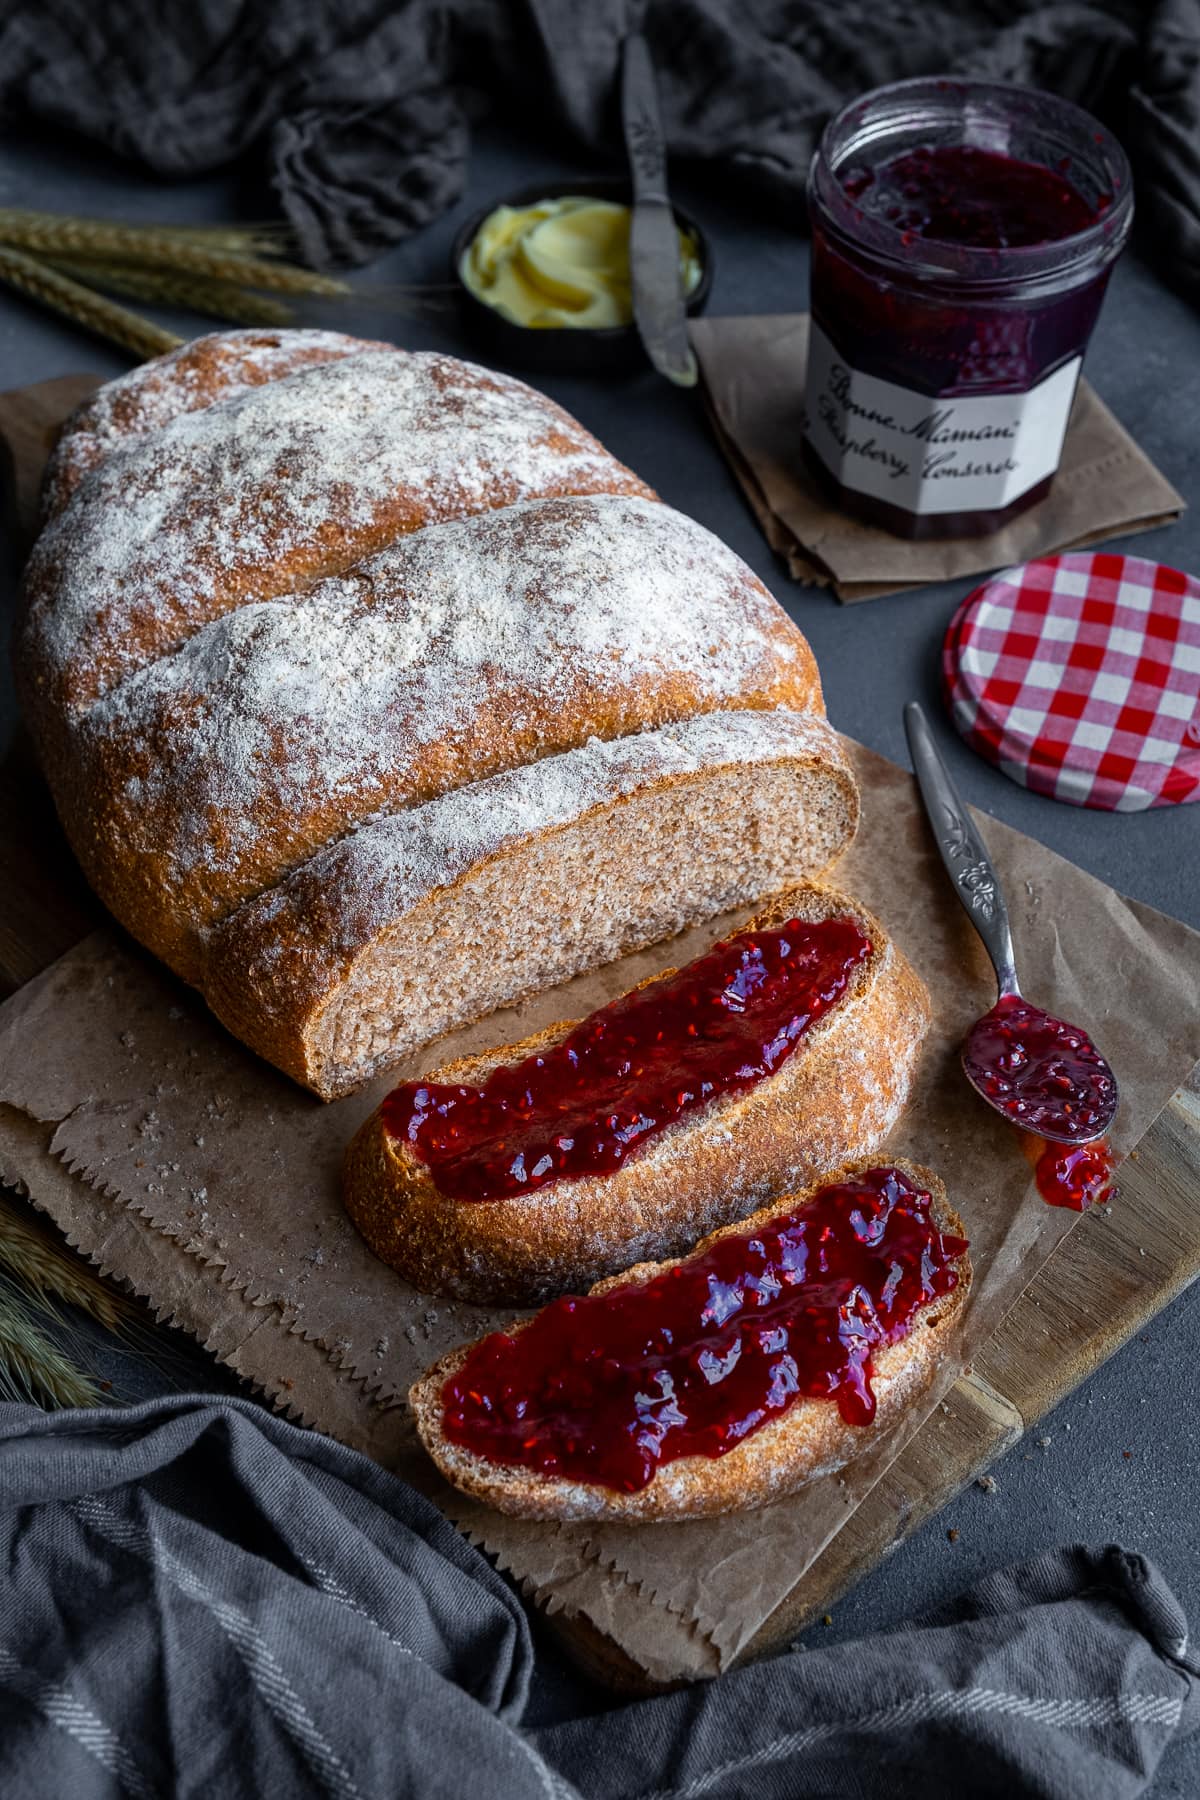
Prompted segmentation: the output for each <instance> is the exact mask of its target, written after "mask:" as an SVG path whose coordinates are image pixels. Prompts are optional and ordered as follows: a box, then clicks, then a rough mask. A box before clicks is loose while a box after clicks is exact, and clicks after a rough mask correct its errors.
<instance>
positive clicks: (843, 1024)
mask: <svg viewBox="0 0 1200 1800" xmlns="http://www.w3.org/2000/svg"><path fill="white" fill-rule="evenodd" d="M844 917H849V918H851V919H853V920H854V922H855V924H856V925H858V927H859V928H860V930H861V931H862V932H863V934H864V936H865V937H866V939H867V941H868V942H869V943H870V946H871V951H870V955H869V957H868V958H867V960H866V961H864V962H863V963H861V964H860V965H859V967H858V968H857V969H856V971H855V972H854V975H853V976H852V978H851V980H850V983H849V985H848V986H847V988H846V990H845V992H844V993H843V995H842V997H841V998H840V1000H838V1001H837V1002H836V1004H835V1005H834V1006H832V1007H831V1008H830V1010H829V1011H828V1012H826V1013H825V1014H824V1016H823V1017H821V1018H819V1019H818V1020H817V1021H816V1022H815V1023H814V1024H813V1025H812V1026H811V1027H810V1028H809V1029H808V1030H807V1031H806V1032H805V1034H804V1035H803V1037H802V1038H801V1039H800V1041H799V1043H798V1045H797V1047H796V1049H795V1050H794V1051H793V1052H792V1054H791V1055H790V1056H789V1057H788V1059H787V1060H786V1061H785V1062H784V1063H782V1065H781V1066H780V1067H779V1068H778V1069H777V1070H776V1071H775V1073H774V1074H772V1075H769V1076H767V1077H766V1078H765V1079H763V1080H760V1081H759V1082H757V1083H756V1084H755V1085H754V1086H752V1087H749V1088H747V1089H744V1090H742V1091H741V1092H736V1091H735V1092H731V1093H726V1094H723V1095H720V1096H718V1097H717V1098H715V1099H713V1100H710V1101H709V1102H708V1103H707V1105H705V1106H704V1107H702V1108H701V1109H700V1110H698V1111H693V1112H690V1113H688V1114H686V1115H685V1116H684V1117H682V1118H680V1119H678V1120H676V1121H675V1122H674V1123H672V1124H670V1125H668V1126H666V1127H665V1128H664V1129H663V1130H661V1131H660V1132H659V1133H657V1135H655V1136H654V1137H652V1138H651V1139H649V1140H648V1141H647V1142H646V1143H645V1144H644V1145H643V1146H641V1147H640V1148H639V1149H638V1150H637V1151H636V1153H635V1154H633V1155H632V1156H631V1157H630V1158H629V1160H628V1161H627V1162H625V1163H623V1164H622V1166H621V1167H620V1168H617V1169H614V1170H612V1171H610V1172H605V1173H599V1174H594V1175H588V1176H585V1177H582V1178H573V1179H570V1180H561V1181H552V1182H550V1183H549V1184H548V1185H547V1186H545V1187H540V1188H538V1189H536V1190H535V1191H533V1192H526V1193H519V1194H516V1195H513V1196H512V1197H501V1198H496V1199H489V1200H459V1199H455V1198H452V1197H450V1196H448V1195H447V1194H445V1193H443V1192H442V1191H441V1190H440V1189H439V1188H438V1186H437V1183H436V1180H435V1179H434V1176H433V1175H432V1173H431V1171H430V1169H429V1168H428V1166H427V1165H426V1164H425V1163H423V1162H422V1161H421V1160H420V1159H419V1156H418V1155H417V1153H416V1152H415V1151H414V1150H413V1148H412V1147H411V1146H410V1145H408V1144H407V1143H405V1142H403V1141H401V1140H398V1139H397V1138H396V1137H393V1136H392V1135H391V1133H390V1132H389V1131H388V1128H387V1123H386V1117H385V1108H384V1107H383V1106H381V1107H379V1108H377V1109H376V1111H375V1112H374V1113H373V1114H372V1115H371V1117H370V1118H369V1119H367V1120H366V1121H365V1122H364V1124H363V1125H362V1126H361V1127H360V1129H359V1131H358V1133H357V1134H356V1136H355V1137H354V1139H353V1140H352V1142H351V1144H350V1147H349V1150H348V1152H347V1156H346V1168H345V1180H344V1188H343V1193H344V1198H345V1203H346V1208H347V1210H348V1212H349V1213H350V1216H351V1218H352V1219H353V1220H354V1222H355V1224H356V1225H357V1226H358V1229H359V1230H360V1231H361V1232H362V1234H363V1236H364V1237H365V1238H366V1240H367V1242H368V1244H370V1246H371V1248H372V1249H373V1250H374V1251H375V1253H376V1255H378V1256H380V1257H382V1259H383V1260H384V1262H386V1263H390V1264H391V1266H392V1267H393V1268H395V1269H396V1270H398V1271H399V1273H400V1274H401V1275H403V1276H405V1277H406V1278H407V1280H409V1281H411V1282H412V1283H413V1285H414V1286H415V1287H417V1288H419V1289H421V1290H422V1291H423V1292H433V1293H437V1294H448V1295H453V1296H455V1297H457V1298H459V1299H462V1300H474V1301H502V1302H508V1303H511V1304H513V1305H517V1306H524V1305H533V1304H536V1303H538V1302H540V1301H542V1300H544V1299H546V1298H548V1297H549V1296H550V1295H552V1294H560V1293H563V1292H580V1291H582V1290H583V1289H585V1288H587V1287H589V1286H591V1284H592V1283H593V1282H595V1281H597V1280H599V1279H600V1277H601V1276H603V1275H608V1274H611V1273H613V1272H614V1271H616V1270H618V1269H623V1268H627V1267H628V1266H629V1264H631V1263H635V1262H643V1261H647V1260H658V1259H660V1258H663V1257H668V1256H679V1255H681V1254H682V1253H683V1252H684V1251H686V1250H687V1249H689V1248H690V1247H691V1245H692V1244H694V1243H695V1242H696V1239H697V1238H698V1237H701V1236H703V1235H704V1234H705V1233H708V1232H711V1231H714V1230H715V1229H716V1228H717V1227H718V1226H722V1225H727V1224H729V1223H730V1222H731V1221H733V1220H737V1219H741V1218H744V1217H745V1215H746V1214H747V1213H750V1212H753V1211H754V1210H755V1209H756V1208H757V1207H761V1206H763V1205H764V1204H765V1203H766V1202H767V1201H768V1200H769V1199H771V1198H772V1196H774V1195H776V1194H779V1193H786V1192H789V1191H793V1190H795V1189H797V1188H802V1187H807V1186H808V1185H809V1183H810V1182H812V1181H814V1180H816V1179H817V1178H818V1177H819V1176H821V1175H823V1174H825V1173H826V1172H827V1171H829V1170H831V1169H836V1168H839V1167H840V1166H841V1165H842V1164H844V1163H847V1162H850V1161H852V1160H857V1159H861V1158H863V1157H868V1156H870V1155H871V1154H872V1153H873V1152H874V1151H875V1150H876V1149H878V1147H879V1145H880V1144H882V1142H883V1141H884V1139H885V1138H886V1137H887V1135H888V1133H889V1131H890V1130H891V1129H892V1127H893V1125H894V1124H895V1123H896V1120H897V1118H898V1117H899V1115H900V1112H901V1110H902V1108H903V1106H904V1104H905V1102H906V1100H907V1098H908V1093H909V1088H910V1085H911V1081H912V1075H913V1070H914V1068H915V1065H916V1062H917V1057H918V1054H919V1052H920V1048H921V1043H922V1040H923V1038H924V1036H925V1032H926V1030H927V1028H928V1025H929V1018H930V1010H929V996H928V994H927V993H926V991H925V986H924V983H923V982H922V981H921V979H920V977H919V976H918V975H917V974H916V973H915V972H914V970H913V969H912V967H911V966H910V964H909V963H908V961H907V960H906V958H905V957H904V955H903V954H902V952H901V951H900V950H899V949H898V947H897V946H896V944H895V943H894V942H893V941H892V940H891V939H890V938H889V937H888V935H887V932H886V931H885V930H884V928H883V926H882V925H881V924H880V923H879V921H878V920H877V919H875V918H873V917H872V916H871V915H870V913H868V912H867V911H866V910H865V909H864V908H863V907H861V906H860V905H858V903H857V902H856V901H853V900H849V899H847V898H846V897H845V896H844V895H842V894H838V893H835V892H833V890H832V889H829V888H819V887H797V888H791V889H789V890H787V891H785V892H783V893H781V894H777V895H773V896H772V898H771V900H770V902H769V904H768V905H766V906H765V907H764V908H763V910H762V911H761V912H760V913H759V914H758V915H757V916H756V917H755V918H754V919H752V920H751V921H750V923H749V924H747V925H746V926H744V927H743V928H742V932H741V933H739V934H738V935H746V934H748V933H753V932H755V931H760V930H764V929H768V928H770V927H772V926H778V925H782V924H783V923H784V922H785V921H787V920H789V919H801V920H805V921H816V920H824V919H833V918H844ZM673 973H674V971H672V970H667V971H665V972H664V974H663V975H659V976H656V977H654V978H653V980H652V981H650V982H646V983H643V984H642V991H645V989H647V988H650V987H652V986H653V985H655V983H656V982H661V981H663V980H664V979H666V977H667V976H669V975H671V974H673ZM575 1023H576V1021H571V1022H570V1023H566V1024H561V1025H553V1026H551V1027H550V1028H549V1030H547V1031H543V1032H540V1033H539V1034H538V1035H537V1036H536V1037H531V1038H526V1039H525V1040H524V1041H523V1042H521V1043H518V1044H506V1045H503V1046H501V1047H500V1048H498V1049H496V1050H494V1051H490V1052H488V1053H487V1054H486V1055H484V1056H474V1057H470V1058H468V1059H466V1060H464V1061H461V1062H457V1063H451V1064H449V1065H448V1066H447V1067H445V1068H443V1069H437V1070H435V1071H433V1072H432V1073H430V1074H429V1075H428V1076H427V1077H424V1078H423V1079H424V1080H426V1081H428V1082H431V1083H437V1084H446V1085H450V1086H453V1085H455V1084H459V1083H462V1084H465V1085H471V1086H476V1087H477V1086H480V1085H482V1083H483V1082H484V1081H485V1080H486V1079H487V1077H488V1076H489V1075H490V1074H491V1072H492V1070H493V1069H495V1068H497V1067H499V1066H501V1065H502V1064H510V1065H511V1064H516V1063H519V1062H522V1061H523V1060H524V1059H525V1058H526V1057H531V1056H536V1055H538V1054H540V1053H541V1052H543V1051H545V1050H547V1049H549V1048H550V1046H551V1045H553V1044H556V1043H559V1042H561V1041H562V1039H563V1038H565V1037H566V1035H567V1034H568V1032H569V1031H571V1030H572V1029H573V1027H574V1024H575Z"/></svg>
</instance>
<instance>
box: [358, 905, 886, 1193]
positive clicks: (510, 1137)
mask: <svg viewBox="0 0 1200 1800" xmlns="http://www.w3.org/2000/svg"><path fill="white" fill-rule="evenodd" d="M870 954H871V944H870V941H869V939H868V938H867V937H866V936H865V935H864V934H863V931H862V929H861V927H860V926H859V924H858V921H857V920H856V919H853V918H851V917H849V916H845V917H838V918H832V919H820V920H817V921H815V922H813V923H808V922H805V921H801V920H799V919H789V921H788V922H787V924H786V925H782V926H780V927H778V928H777V929H772V930H769V931H755V932H747V933H743V934H742V935H740V936H738V937H733V938H729V939H727V940H726V941H724V942H723V943H719V944H715V945H714V946H713V948H712V949H711V950H709V951H708V952H707V953H706V954H705V955H704V956H701V957H698V958H697V959H696V961H695V962H692V963H689V964H688V965H687V967H686V968H683V969H679V970H677V971H676V972H675V974H673V975H669V976H667V977H665V978H664V979H663V980H662V981H656V982H654V983H653V984H651V985H650V986H648V987H643V988H639V989H635V990H634V992H633V993H631V994H626V995H624V996H623V997H622V998H620V999H618V1000H614V1001H611V1002H610V1003H609V1005H607V1006H603V1007H601V1008H600V1009H599V1010H598V1011H597V1012H594V1013H592V1014H591V1016H590V1017H589V1018H587V1019H584V1020H583V1021H582V1023H581V1024H579V1025H577V1026H576V1027H575V1028H574V1030H573V1031H572V1032H571V1033H570V1034H569V1036H567V1037H566V1038H564V1039H563V1040H562V1042H561V1043H558V1044H555V1045H553V1046H552V1047H551V1048H550V1049H548V1050H545V1051H543V1052H542V1053H541V1054H540V1055H537V1056H530V1057H527V1058H526V1059H525V1061H524V1062H520V1063H516V1064H513V1065H512V1066H506V1067H501V1068H498V1069H496V1070H494V1071H493V1073H492V1074H491V1075H489V1076H488V1078H487V1080H486V1081H485V1082H484V1084H483V1086H482V1087H467V1086H462V1087H459V1086H450V1085H447V1084H443V1085H437V1084H435V1083H433V1082H417V1081H409V1082H404V1083H403V1084H402V1085H401V1086H400V1087H397V1088H394V1089H393V1091H392V1092H391V1093H390V1094H389V1095H388V1097H387V1099H386V1100H385V1101H384V1103H383V1122H384V1126H385V1128H386V1129H387V1131H388V1132H389V1133H390V1134H391V1136H392V1137H394V1138H398V1139H400V1140H401V1141H402V1142H403V1143H406V1144H408V1145H409V1146H410V1147H411V1149H412V1150H413V1152H414V1153H415V1154H416V1155H417V1156H418V1157H420V1159H421V1160H422V1161H423V1162H424V1163H426V1164H427V1165H428V1167H429V1170H430V1172H431V1173H432V1176H433V1179H434V1181H435V1182H436V1184H437V1186H438V1188H439V1189H440V1190H441V1192H442V1193H443V1194H446V1195H447V1196H449V1197H450V1198H451V1199H455V1200H496V1199H502V1198H505V1199H506V1198H510V1197H512V1196H513V1195H517V1194H526V1193H530V1192H532V1191H533V1190H534V1189H535V1188H540V1187H544V1186H545V1185H546V1183H547V1182H551V1181H564V1180H572V1179H578V1178H579V1177H581V1176H585V1175H599V1174H606V1173H608V1172H610V1171H611V1170H613V1169H616V1168H619V1167H620V1165H621V1164H622V1162H623V1161H624V1160H625V1159H626V1158H627V1157H628V1156H629V1155H630V1153H631V1152H632V1151H634V1150H635V1149H637V1148H638V1147H639V1146H640V1145H643V1144H645V1143H646V1142H647V1141H648V1140H649V1139H651V1138H652V1137H653V1136H654V1135H655V1133H656V1132H659V1131H662V1130H663V1128H664V1127H665V1126H667V1125H670V1124H672V1123H673V1122H674V1121H675V1120H676V1119H679V1118H682V1117H683V1116H684V1115H685V1114H687V1113H690V1112H694V1111H695V1110H696V1109H697V1108H698V1107H701V1106H704V1105H706V1104H707V1103H708V1102H709V1101H710V1100H713V1099H715V1098H717V1097H718V1096H719V1095H722V1094H728V1093H733V1092H737V1091H740V1090H742V1089H745V1088H749V1087H753V1086H754V1084H755V1083H756V1082H758V1081H761V1080H762V1079H763V1078H764V1077H765V1076H767V1075H771V1074H773V1073H774V1072H775V1071H776V1070H777V1069H778V1068H779V1067H780V1065H781V1064H782V1063H784V1062H785V1061H786V1060H787V1058H788V1057H789V1056H790V1055H791V1053H792V1051H793V1050H794V1049H795V1048H796V1045H797V1044H798V1043H799V1041H800V1039H801V1038H802V1037H803V1036H804V1033H805V1032H806V1031H807V1030H808V1029H809V1027H810V1026H811V1025H812V1024H814V1023H815V1022H816V1020H818V1019H819V1018H820V1017H821V1015H822V1014H823V1013H825V1012H827V1011H828V1010H829V1008H830V1007H831V1006H834V1005H835V1004H836V1003H837V1001H838V1000H840V999H841V997H842V995H843V994H844V993H845V992H846V990H847V988H848V987H849V985H850V983H851V981H852V980H853V978H854V973H855V971H856V970H857V969H858V968H859V966H860V965H861V964H862V963H864V962H865V961H866V960H867V958H868V957H869V956H870Z"/></svg>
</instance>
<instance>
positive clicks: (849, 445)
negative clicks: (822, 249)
mask: <svg viewBox="0 0 1200 1800" xmlns="http://www.w3.org/2000/svg"><path fill="white" fill-rule="evenodd" d="M1082 360H1083V359H1082V357H1079V356H1076V357H1073V358H1072V360H1071V361H1070V362H1068V363H1064V364H1063V366H1062V367H1061V368H1059V369H1056V370H1055V371H1054V373H1053V375H1047V376H1046V378H1045V380H1044V381H1039V382H1038V383H1037V385H1036V387H1031V388H1027V389H1026V390H1025V392H1024V393H1018V394H1012V393H1008V394H972V395H970V396H969V397H958V396H954V395H937V394H919V393H916V392H914V391H913V389H911V388H906V387H900V386H899V385H898V384H897V383H896V382H893V381H881V380H880V379H879V378H878V376H875V375H866V374H864V373H863V371H862V370H861V369H855V368H854V367H852V365H851V364H850V363H849V362H848V361H847V360H846V358H845V357H844V356H843V355H842V354H841V352H840V351H839V350H838V349H837V348H836V347H835V346H834V345H833V344H832V343H831V342H830V340H829V338H828V337H827V336H826V335H825V333H824V332H823V331H822V330H821V328H820V326H819V325H818V324H817V323H816V321H815V320H814V321H813V322H812V325H811V327H810V332H809V341H808V384H807V393H806V397H805V436H806V437H807V439H808V442H809V444H810V445H811V447H812V449H813V450H814V451H815V452H816V454H817V455H818V456H819V457H820V459H821V461H822V462H823V463H824V464H825V466H826V468H827V469H828V470H829V472H830V474H831V475H832V476H833V477H834V479H835V480H836V481H838V482H840V484H841V485H842V486H843V487H846V488H853V489H854V490H855V491H856V492H858V493H860V494H871V495H873V496H874V497H875V498H876V499H878V500H886V501H889V502H890V503H891V504H892V505H893V506H898V507H902V508H903V509H904V510H905V511H906V512H912V513H951V512H953V513H957V512H991V511H993V510H999V509H1000V508H1002V507H1005V506H1008V505H1009V504H1010V502H1012V501H1013V500H1017V499H1019V498H1020V496H1021V495H1022V494H1026V493H1028V492H1029V489H1030V488H1031V487H1036V486H1037V484H1038V482H1039V481H1044V480H1045V479H1046V477H1047V476H1048V475H1053V473H1054V471H1055V469H1057V467H1058V458H1059V454H1060V452H1061V450H1062V444H1063V438H1064V437H1065V435H1066V430H1067V419H1068V416H1069V414H1070V411H1071V401H1072V400H1073V399H1074V397H1075V384H1076V382H1077V380H1078V379H1079V368H1080V364H1081V362H1082Z"/></svg>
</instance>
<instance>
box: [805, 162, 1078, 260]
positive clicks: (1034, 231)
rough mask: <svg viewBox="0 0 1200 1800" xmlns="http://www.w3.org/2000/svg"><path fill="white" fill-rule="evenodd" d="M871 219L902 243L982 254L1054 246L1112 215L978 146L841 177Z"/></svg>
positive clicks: (1061, 178)
mask: <svg viewBox="0 0 1200 1800" xmlns="http://www.w3.org/2000/svg"><path fill="white" fill-rule="evenodd" d="M840 179H841V183H842V186H843V188H844V189H845V190H846V193H847V194H848V195H849V196H850V198H851V199H852V200H854V201H855V202H856V203H857V204H858V206H859V207H860V208H861V210H862V211H863V213H865V214H866V215H867V216H868V217H869V218H874V219H881V220H884V221H886V222H887V223H888V224H889V225H894V226H895V227H896V229H897V230H898V231H900V232H902V233H903V234H904V238H905V241H906V242H907V241H910V240H912V239H915V238H928V239H934V240H936V241H937V242H939V243H943V244H965V245H969V246H970V247H971V248H973V249H977V250H1017V249H1025V248H1027V247H1028V246H1030V245H1032V244H1052V243H1056V242H1057V241H1058V240H1059V239H1060V238H1065V237H1073V236H1074V235H1075V233H1076V232H1077V231H1086V230H1087V228H1088V226H1089V225H1094V224H1095V223H1096V221H1097V220H1098V219H1100V218H1101V217H1102V216H1103V214H1104V213H1105V212H1106V211H1107V209H1108V207H1109V205H1110V204H1111V201H1110V200H1109V198H1108V196H1104V197H1102V199H1101V200H1099V201H1098V202H1097V203H1096V205H1094V206H1093V205H1090V204H1089V202H1088V201H1086V200H1085V199H1084V197H1083V195H1082V194H1081V193H1080V192H1079V190H1078V189H1077V188H1075V187H1072V185H1071V183H1070V182H1069V181H1068V180H1067V178H1066V175H1065V173H1063V172H1061V171H1059V170H1057V169H1048V168H1045V167H1044V166H1043V165H1042V164H1041V163H1031V162H1024V161H1021V160H1020V159H1019V158H1017V157H1014V156H1005V155H1003V154H1002V153H1000V152H999V151H995V150H981V149H979V148H977V147H976V146H975V145H974V144H941V145H933V146H931V145H926V144H922V145H918V146H917V147H916V148H915V149H912V150H905V151H904V152H903V153H902V154H901V155H899V156H894V157H892V158H891V159H890V161H888V162H885V163H882V164H881V165H880V166H879V167H878V168H875V169H870V168H861V167H851V168H849V169H847V170H846V171H845V173H844V174H842V175H841V177H840Z"/></svg>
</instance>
